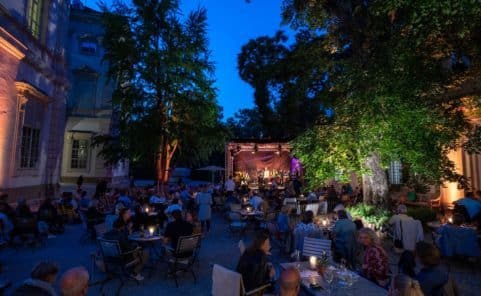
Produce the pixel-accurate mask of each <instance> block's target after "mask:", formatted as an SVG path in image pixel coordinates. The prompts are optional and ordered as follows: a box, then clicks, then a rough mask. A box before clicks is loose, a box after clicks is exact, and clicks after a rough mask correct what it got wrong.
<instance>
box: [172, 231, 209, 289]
mask: <svg viewBox="0 0 481 296" xmlns="http://www.w3.org/2000/svg"><path fill="white" fill-rule="evenodd" d="M201 237H202V235H201V234H194V235H190V236H181V237H179V240H178V242H177V248H176V249H175V250H174V251H173V252H171V253H170V258H168V259H167V265H168V266H167V274H168V275H169V276H172V277H173V278H174V281H175V286H176V287H177V288H178V287H179V283H178V281H177V273H179V272H187V271H189V272H190V273H191V274H192V276H193V277H194V281H195V282H197V277H196V275H195V272H194V268H193V266H194V263H195V262H196V261H197V258H198V256H199V250H200V239H201Z"/></svg>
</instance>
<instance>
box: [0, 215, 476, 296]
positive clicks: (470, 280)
mask: <svg viewBox="0 0 481 296" xmlns="http://www.w3.org/2000/svg"><path fill="white" fill-rule="evenodd" d="M81 234H82V229H81V226H80V225H68V226H67V228H66V231H65V233H64V234H62V235H59V236H57V237H55V238H50V239H48V241H47V244H46V246H45V247H39V248H35V249H32V248H29V247H22V248H20V249H18V250H14V249H4V250H1V251H0V261H1V262H2V263H3V266H4V271H3V273H2V274H0V279H4V278H8V279H9V280H11V281H12V282H13V283H14V286H15V285H18V284H20V283H21V282H22V280H23V279H25V278H26V277H28V274H29V271H30V269H31V268H32V266H33V265H34V264H35V263H36V262H38V261H40V260H53V261H56V262H58V263H59V265H60V267H61V269H62V270H65V269H67V268H70V267H72V266H76V265H84V266H85V267H87V268H88V269H90V266H91V263H90V260H89V258H90V256H89V254H90V253H91V252H93V251H94V250H95V249H96V247H95V245H94V244H93V243H81V242H80V240H79V238H80V236H81ZM249 238H250V235H249V234H247V237H245V238H244V239H245V240H246V241H247V243H248V241H249ZM238 240H239V238H238V237H231V236H230V235H229V234H228V229H227V223H226V222H225V221H224V220H223V219H222V218H221V217H220V216H218V215H215V216H214V221H213V229H212V231H211V232H210V233H209V234H208V235H207V236H206V237H205V239H204V240H203V243H202V250H201V255H200V268H197V267H196V271H197V274H198V282H197V284H195V283H194V281H193V279H192V277H191V275H190V274H186V275H185V276H184V277H182V278H181V279H180V280H179V284H180V287H179V288H176V287H175V284H174V282H173V280H171V279H168V278H166V277H165V266H164V265H162V264H160V265H159V266H158V267H157V271H156V272H155V273H154V274H153V275H152V277H151V278H147V279H146V280H145V281H144V282H143V283H142V284H141V285H140V286H137V285H136V284H135V283H133V282H128V283H127V284H126V285H125V287H124V289H123V290H122V293H121V295H135V296H140V295H173V296H174V295H182V296H188V295H189V296H190V295H210V293H211V283H212V280H211V271H212V269H211V267H210V265H211V264H212V263H217V264H221V265H223V266H225V267H228V268H235V265H236V263H237V261H238V258H239V249H238ZM273 257H274V259H273V261H274V264H275V265H276V263H278V262H279V261H285V260H286V259H282V258H280V256H279V253H278V252H277V251H276V250H274V251H273ZM391 262H392V263H393V265H394V264H395V262H397V259H396V257H395V256H394V255H392V258H391ZM451 270H452V271H453V272H452V274H453V276H454V277H455V278H456V279H457V281H458V282H459V284H460V286H461V288H462V294H461V295H463V296H471V295H473V296H475V295H480V292H479V291H481V268H480V266H479V263H478V265H477V266H476V265H475V264H464V265H462V264H461V265H459V264H457V265H453V266H452V267H451ZM100 278H102V274H101V273H98V272H97V273H95V274H94V280H95V279H100ZM117 285H118V282H113V283H111V284H109V285H107V288H106V289H105V291H106V292H107V293H106V295H114V291H115V290H116V287H117ZM11 290H12V289H10V291H11ZM7 294H8V293H7ZM89 295H99V288H98V287H93V288H91V289H90V293H89Z"/></svg>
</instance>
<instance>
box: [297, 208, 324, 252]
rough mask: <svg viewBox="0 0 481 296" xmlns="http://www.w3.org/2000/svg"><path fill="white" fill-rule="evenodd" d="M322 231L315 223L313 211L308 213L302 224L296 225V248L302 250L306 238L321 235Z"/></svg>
mask: <svg viewBox="0 0 481 296" xmlns="http://www.w3.org/2000/svg"><path fill="white" fill-rule="evenodd" d="M320 233H321V232H320V229H319V228H318V227H317V225H316V224H315V223H314V214H313V213H312V211H306V212H305V213H304V214H303V218H302V220H301V222H300V223H298V224H297V225H296V227H295V228H294V231H293V235H294V248H295V249H296V250H302V248H303V246H304V237H306V236H313V235H317V234H320Z"/></svg>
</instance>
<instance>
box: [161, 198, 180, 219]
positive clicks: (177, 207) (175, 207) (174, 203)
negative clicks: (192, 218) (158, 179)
mask: <svg viewBox="0 0 481 296" xmlns="http://www.w3.org/2000/svg"><path fill="white" fill-rule="evenodd" d="M175 210H179V211H181V212H182V205H180V204H179V199H178V198H174V199H172V203H171V204H170V205H169V206H168V207H167V209H165V211H164V213H165V214H166V215H170V213H172V212H173V211H175Z"/></svg>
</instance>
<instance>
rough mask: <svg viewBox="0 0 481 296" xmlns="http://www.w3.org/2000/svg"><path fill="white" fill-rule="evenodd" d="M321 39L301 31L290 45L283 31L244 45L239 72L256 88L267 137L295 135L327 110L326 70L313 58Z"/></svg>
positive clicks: (258, 105)
mask: <svg viewBox="0 0 481 296" xmlns="http://www.w3.org/2000/svg"><path fill="white" fill-rule="evenodd" d="M321 40H322V38H321V37H319V36H318V35H315V34H310V33H309V32H306V31H301V32H299V34H297V35H296V42H295V43H294V44H293V45H291V46H289V45H288V44H287V43H286V42H287V36H286V35H285V34H284V33H283V32H281V31H279V32H277V33H276V34H275V35H274V36H273V37H269V36H262V37H258V38H256V39H252V40H250V41H249V42H248V43H247V44H245V45H244V46H243V47H242V49H241V53H240V54H239V56H238V68H239V75H240V77H241V78H242V79H243V80H244V81H246V82H247V83H249V84H250V85H251V86H252V87H253V88H254V102H255V106H256V110H257V114H258V116H259V117H260V123H261V125H262V134H263V136H264V137H266V138H281V139H290V138H293V137H294V136H295V135H297V134H299V133H300V132H303V131H305V130H306V129H307V128H309V127H311V126H312V125H313V123H314V122H315V121H316V120H317V119H318V117H319V116H320V115H321V114H322V112H323V111H324V107H325V106H323V105H322V104H321V102H322V101H323V99H322V97H323V95H324V94H325V93H326V92H325V89H324V72H323V71H324V69H323V67H321V66H320V65H319V64H318V60H317V59H312V57H313V56H315V54H316V52H317V51H318V50H317V46H316V45H317V44H319V42H320V41H321ZM306 60H310V61H312V62H310V63H305V61H306ZM244 115H247V114H244ZM258 134H259V133H258Z"/></svg>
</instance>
